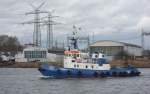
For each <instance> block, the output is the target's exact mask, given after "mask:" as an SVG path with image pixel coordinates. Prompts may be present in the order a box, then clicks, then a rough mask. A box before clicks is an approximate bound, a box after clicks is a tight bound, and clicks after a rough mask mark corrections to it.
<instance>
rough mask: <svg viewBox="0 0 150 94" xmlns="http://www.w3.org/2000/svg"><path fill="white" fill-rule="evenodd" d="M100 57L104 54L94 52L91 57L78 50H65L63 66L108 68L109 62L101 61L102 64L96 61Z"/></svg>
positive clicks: (91, 68)
mask: <svg viewBox="0 0 150 94" xmlns="http://www.w3.org/2000/svg"><path fill="white" fill-rule="evenodd" d="M84 57H86V58H84ZM102 59H104V55H103V54H101V53H98V54H96V53H95V54H93V55H92V58H91V57H90V56H88V57H87V56H84V54H82V53H81V52H80V51H78V50H70V51H65V57H64V68H73V69H90V70H110V64H108V63H104V62H101V63H102V64H100V62H99V63H98V60H102Z"/></svg>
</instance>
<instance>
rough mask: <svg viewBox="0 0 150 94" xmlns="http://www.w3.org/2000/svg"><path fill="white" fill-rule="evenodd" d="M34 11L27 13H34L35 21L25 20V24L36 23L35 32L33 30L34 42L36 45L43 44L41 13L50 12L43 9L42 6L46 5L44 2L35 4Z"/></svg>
mask: <svg viewBox="0 0 150 94" xmlns="http://www.w3.org/2000/svg"><path fill="white" fill-rule="evenodd" d="M30 5H31V6H32V8H33V11H31V12H28V13H26V15H30V14H32V15H34V21H29V22H25V23H23V24H34V32H33V44H34V45H35V46H41V29H40V24H41V23H43V22H42V21H41V19H40V14H42V13H48V12H47V11H41V10H40V8H41V7H42V6H43V5H44V2H43V3H42V4H40V5H39V6H38V7H35V6H33V5H32V4H30Z"/></svg>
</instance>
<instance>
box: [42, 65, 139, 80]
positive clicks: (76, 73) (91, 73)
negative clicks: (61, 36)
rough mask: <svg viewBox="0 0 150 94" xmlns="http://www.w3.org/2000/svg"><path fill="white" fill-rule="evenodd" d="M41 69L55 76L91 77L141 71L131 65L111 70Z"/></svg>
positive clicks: (44, 72)
mask: <svg viewBox="0 0 150 94" xmlns="http://www.w3.org/2000/svg"><path fill="white" fill-rule="evenodd" d="M39 71H40V72H41V74H42V75H44V76H50V77H54V78H82V77H83V78H90V77H128V76H139V75H140V72H139V71H138V70H137V69H136V68H134V67H131V66H128V67H124V68H111V69H110V70H89V69H68V68H59V67H55V66H49V65H47V64H44V65H41V66H40V68H39Z"/></svg>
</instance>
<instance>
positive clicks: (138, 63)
mask: <svg viewBox="0 0 150 94" xmlns="http://www.w3.org/2000/svg"><path fill="white" fill-rule="evenodd" d="M46 63H47V64H49V65H54V66H60V67H61V66H63V63H62V62H46ZM109 63H110V65H111V66H121V67H122V66H126V65H128V64H130V65H133V66H135V67H138V68H150V60H128V61H123V60H113V61H111V62H109ZM41 64H43V63H41V62H26V63H24V62H3V63H2V62H1V63H0V68H38V67H39V66H40V65H41Z"/></svg>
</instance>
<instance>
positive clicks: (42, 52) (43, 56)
mask: <svg viewBox="0 0 150 94" xmlns="http://www.w3.org/2000/svg"><path fill="white" fill-rule="evenodd" d="M58 58H62V56H60V55H56V54H52V53H48V50H47V48H42V47H27V48H25V49H24V50H23V52H22V53H18V54H16V56H15V61H16V62H34V61H38V62H56V60H57V61H58V60H59V59H58Z"/></svg>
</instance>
